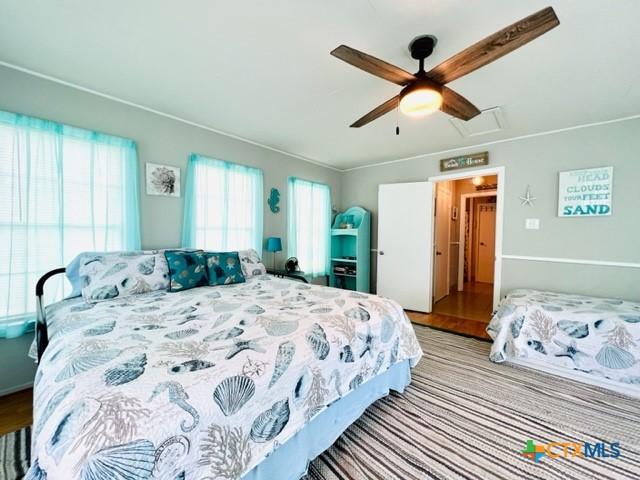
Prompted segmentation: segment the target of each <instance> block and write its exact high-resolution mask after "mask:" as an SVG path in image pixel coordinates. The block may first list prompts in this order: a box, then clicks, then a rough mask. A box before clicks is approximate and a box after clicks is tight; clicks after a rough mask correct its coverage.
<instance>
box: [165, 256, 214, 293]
mask: <svg viewBox="0 0 640 480" xmlns="http://www.w3.org/2000/svg"><path fill="white" fill-rule="evenodd" d="M164 256H165V257H166V258H167V264H168V265H169V280H170V282H169V291H170V292H180V291H182V290H188V289H190V288H195V287H202V286H205V285H208V284H209V279H208V278H207V257H206V256H205V253H204V252H203V251H202V250H196V251H192V252H187V251H184V250H166V251H165V252H164Z"/></svg>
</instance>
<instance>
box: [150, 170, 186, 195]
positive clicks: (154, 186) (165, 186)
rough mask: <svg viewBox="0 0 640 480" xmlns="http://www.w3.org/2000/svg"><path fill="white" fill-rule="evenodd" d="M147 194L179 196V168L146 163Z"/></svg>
mask: <svg viewBox="0 0 640 480" xmlns="http://www.w3.org/2000/svg"><path fill="white" fill-rule="evenodd" d="M146 167H147V168H146V179H147V195H163V196H166V197H179V196H180V168H179V167H172V166H170V165H157V164H155V163H147V165H146Z"/></svg>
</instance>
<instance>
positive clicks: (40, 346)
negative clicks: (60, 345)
mask: <svg viewBox="0 0 640 480" xmlns="http://www.w3.org/2000/svg"><path fill="white" fill-rule="evenodd" d="M66 271H67V270H66V268H64V267H62V268H56V269H55V270H51V271H49V272H47V273H45V274H44V275H42V276H41V277H40V278H39V279H38V282H37V283H36V328H35V332H36V347H37V351H38V362H39V361H40V359H41V358H42V354H43V353H44V350H45V349H46V348H47V345H49V332H48V330H47V319H46V317H45V314H44V305H43V303H42V296H43V295H44V284H45V282H46V281H47V280H49V279H50V278H51V277H53V276H55V275H59V274H61V273H65V272H66ZM267 273H270V274H272V275H275V276H277V277H280V278H283V277H289V278H293V279H295V280H299V281H301V282H304V283H309V281H308V280H307V279H306V278H304V277H303V276H302V275H295V274H293V273H286V274H285V273H284V272H280V271H278V272H276V271H269V270H267Z"/></svg>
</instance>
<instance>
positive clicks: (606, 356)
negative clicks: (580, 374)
mask: <svg viewBox="0 0 640 480" xmlns="http://www.w3.org/2000/svg"><path fill="white" fill-rule="evenodd" d="M596 361H597V362H598V363H599V364H600V365H602V366H603V367H607V368H611V369H613V370H620V369H623V368H629V367H631V366H633V364H634V363H636V361H635V358H634V357H633V355H632V354H631V353H629V352H627V351H626V350H623V349H622V348H620V347H616V346H615V345H608V344H607V345H605V346H603V347H602V348H601V349H600V351H599V352H598V354H597V355H596Z"/></svg>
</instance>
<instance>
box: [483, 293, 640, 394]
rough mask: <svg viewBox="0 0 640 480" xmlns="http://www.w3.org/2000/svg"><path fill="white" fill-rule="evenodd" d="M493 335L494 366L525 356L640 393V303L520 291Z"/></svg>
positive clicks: (494, 324) (506, 303) (497, 319)
mask: <svg viewBox="0 0 640 480" xmlns="http://www.w3.org/2000/svg"><path fill="white" fill-rule="evenodd" d="M487 331H488V332H489V334H490V335H491V337H492V338H493V339H494V344H493V347H492V349H491V360H493V361H494V362H503V361H505V360H509V359H519V358H522V359H527V360H528V361H532V362H534V363H537V364H541V365H545V364H546V365H551V366H555V367H560V368H562V369H569V370H577V371H579V372H583V373H588V374H591V375H593V376H595V377H601V378H606V379H609V380H614V381H616V382H622V383H626V384H630V385H638V387H639V389H640V347H639V345H638V342H639V341H640V303H634V302H628V301H623V300H618V299H611V298H597V297H585V296H580V295H568V294H561V293H552V292H542V291H537V290H515V291H513V292H511V293H510V294H509V295H508V296H507V297H506V298H505V299H504V300H503V301H502V302H501V304H500V307H499V308H498V311H497V312H496V314H495V316H494V317H493V319H492V320H491V323H490V324H489V326H488V328H487Z"/></svg>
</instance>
